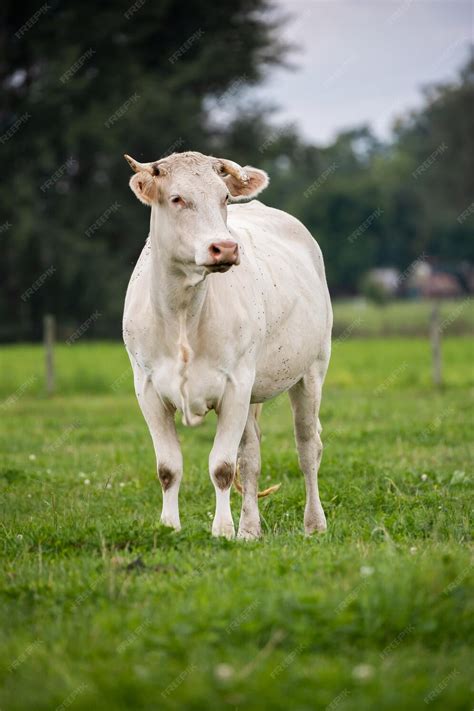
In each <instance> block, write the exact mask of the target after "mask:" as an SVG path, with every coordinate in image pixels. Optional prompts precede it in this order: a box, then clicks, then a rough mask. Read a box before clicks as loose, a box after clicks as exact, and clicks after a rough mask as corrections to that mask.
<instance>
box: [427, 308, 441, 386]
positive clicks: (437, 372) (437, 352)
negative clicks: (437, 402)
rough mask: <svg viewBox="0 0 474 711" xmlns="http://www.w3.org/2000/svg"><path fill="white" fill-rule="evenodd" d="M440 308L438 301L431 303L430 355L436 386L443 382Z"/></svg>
mask: <svg viewBox="0 0 474 711" xmlns="http://www.w3.org/2000/svg"><path fill="white" fill-rule="evenodd" d="M439 316H440V308H439V301H438V300H436V301H435V302H434V303H433V308H432V310H431V323H430V339H431V355H432V359H433V382H434V384H435V386H436V387H438V388H439V387H441V385H442V384H443V376H442V363H441V328H440V322H439Z"/></svg>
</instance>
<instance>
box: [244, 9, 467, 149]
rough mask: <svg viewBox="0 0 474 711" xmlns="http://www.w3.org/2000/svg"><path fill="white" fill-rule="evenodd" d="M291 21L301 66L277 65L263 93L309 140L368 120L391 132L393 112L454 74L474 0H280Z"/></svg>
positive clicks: (287, 28) (288, 30) (288, 33)
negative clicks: (424, 90) (425, 87)
mask: <svg viewBox="0 0 474 711" xmlns="http://www.w3.org/2000/svg"><path fill="white" fill-rule="evenodd" d="M275 2H276V4H277V5H278V6H279V7H280V8H281V10H282V11H283V12H284V13H288V14H290V15H292V19H290V20H289V21H288V22H286V23H285V25H284V30H283V36H284V38H285V39H287V40H288V41H289V42H292V43H293V44H296V45H297V47H298V48H299V49H298V51H297V52H294V53H293V56H292V59H293V62H294V63H295V64H296V65H297V68H296V70H295V71H286V70H281V69H278V70H273V71H272V72H271V73H270V75H269V77H268V79H267V81H266V82H265V84H264V85H263V87H259V88H258V90H255V92H256V94H257V97H258V98H259V99H264V100H265V101H269V102H270V103H274V104H277V105H279V106H280V107H281V110H280V111H279V113H278V114H277V116H276V117H275V118H276V119H278V123H285V122H287V121H296V122H297V124H298V126H299V128H300V130H301V132H302V133H303V134H304V135H305V136H306V138H308V139H311V140H313V141H315V142H317V143H325V142H328V141H330V140H331V139H332V138H333V137H334V135H335V134H336V132H337V131H339V130H342V129H344V128H348V127H353V126H354V125H358V124H361V123H370V124H371V125H372V127H373V128H374V129H375V131H376V133H377V134H378V135H380V136H382V137H387V136H388V135H389V132H390V127H391V125H392V122H393V120H394V118H395V117H396V116H397V115H400V114H402V113H404V112H405V111H406V110H407V109H409V108H414V107H416V106H419V105H420V101H421V96H420V88H421V87H422V86H424V85H426V84H429V83H431V82H433V81H436V82H438V81H440V80H444V79H450V78H453V77H454V76H455V73H456V70H457V69H458V68H459V67H460V65H461V64H462V63H463V61H465V59H466V58H467V56H468V48H469V42H473V41H474V0H275Z"/></svg>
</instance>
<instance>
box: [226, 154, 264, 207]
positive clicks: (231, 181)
mask: <svg viewBox="0 0 474 711" xmlns="http://www.w3.org/2000/svg"><path fill="white" fill-rule="evenodd" d="M218 173H219V175H220V176H221V177H222V179H223V181H224V182H225V184H226V185H227V187H228V189H229V193H230V195H231V200H230V201H231V202H239V201H240V200H248V199H249V198H254V197H256V196H257V195H258V194H259V193H261V192H262V190H265V188H266V187H267V185H268V183H269V182H270V178H269V177H268V175H267V173H265V171H264V170H260V169H259V168H252V166H251V165H246V166H245V167H244V168H241V166H240V165H238V164H237V163H234V161H230V160H223V159H222V160H220V161H219V164H218Z"/></svg>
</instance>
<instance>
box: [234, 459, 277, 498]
mask: <svg viewBox="0 0 474 711" xmlns="http://www.w3.org/2000/svg"><path fill="white" fill-rule="evenodd" d="M234 486H235V488H236V489H237V491H238V492H239V494H240V495H242V494H243V493H244V490H243V489H242V484H241V483H240V471H239V463H238V462H237V468H236V470H235V476H234ZM280 486H281V484H274V485H273V486H269V487H268V489H264V490H263V491H259V492H258V494H257V497H258V498H259V499H263V498H264V497H265V496H269V495H270V494H274V493H275V491H278V489H279V488H280Z"/></svg>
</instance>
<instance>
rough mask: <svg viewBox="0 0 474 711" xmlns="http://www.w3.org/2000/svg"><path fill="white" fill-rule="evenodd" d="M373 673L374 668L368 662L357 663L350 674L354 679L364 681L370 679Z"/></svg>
mask: <svg viewBox="0 0 474 711" xmlns="http://www.w3.org/2000/svg"><path fill="white" fill-rule="evenodd" d="M373 675H374V668H373V666H371V665H370V664H358V665H357V666H356V667H354V669H353V670H352V676H353V677H354V679H359V680H360V681H366V680H367V679H371V678H372V677H373Z"/></svg>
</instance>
